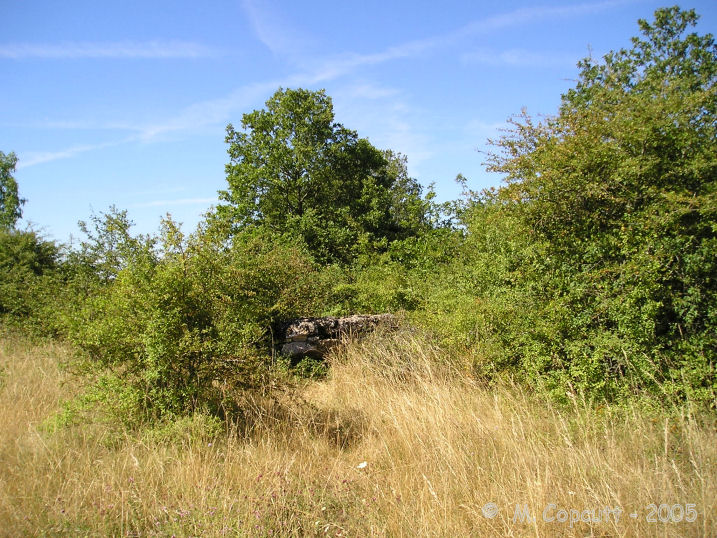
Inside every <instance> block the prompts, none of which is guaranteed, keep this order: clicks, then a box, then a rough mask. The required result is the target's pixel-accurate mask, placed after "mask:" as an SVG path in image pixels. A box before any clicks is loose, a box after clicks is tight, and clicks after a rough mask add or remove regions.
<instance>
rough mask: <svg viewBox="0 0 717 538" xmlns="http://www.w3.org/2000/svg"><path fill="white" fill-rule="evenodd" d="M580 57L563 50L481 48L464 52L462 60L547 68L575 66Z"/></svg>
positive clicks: (487, 63)
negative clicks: (498, 49)
mask: <svg viewBox="0 0 717 538" xmlns="http://www.w3.org/2000/svg"><path fill="white" fill-rule="evenodd" d="M580 57H581V56H580V55H576V54H568V53H563V52H535V51H530V50H525V49H509V50H504V51H496V50H491V49H486V48H481V49H476V50H474V51H472V52H467V53H465V54H463V55H462V56H461V60H462V61H463V62H465V63H470V64H482V65H495V66H515V67H538V68H545V67H570V66H575V65H576V64H577V61H578V60H579V59H580Z"/></svg>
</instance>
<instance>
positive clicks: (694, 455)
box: [0, 332, 717, 536]
mask: <svg viewBox="0 0 717 538" xmlns="http://www.w3.org/2000/svg"><path fill="white" fill-rule="evenodd" d="M70 353H71V351H70V350H69V349H68V348H67V347H66V346H64V345H62V344H57V343H31V342H30V341H28V340H27V339H26V338H24V337H22V336H18V335H16V334H3V337H2V343H1V345H0V371H1V372H2V377H1V379H2V382H1V383H2V384H1V389H0V535H2V536H405V535H409V536H715V535H716V534H717V483H716V480H715V477H716V476H717V430H716V429H715V422H714V418H713V417H709V418H705V417H704V416H695V415H693V414H690V412H689V411H688V410H677V409H675V410H671V411H666V410H662V411H654V412H649V411H645V410H644V409H637V408H629V407H614V408H612V407H609V406H599V407H594V406H590V405H588V404H586V403H584V402H580V401H575V402H573V405H572V406H570V407H556V405H555V404H553V403H551V402H550V401H549V400H547V399H545V398H543V397H538V396H535V395H534V394H531V392H530V391H528V390H526V389H524V388H523V389H521V388H518V387H517V386H513V385H511V384H510V383H507V382H506V383H502V384H501V383H499V384H496V385H494V386H491V387H487V386H481V385H479V384H478V383H477V382H475V381H472V380H471V378H470V376H466V375H465V373H463V372H455V371H452V368H451V367H450V365H448V364H445V361H442V360H441V359H442V358H441V357H440V356H438V353H439V352H438V350H437V349H435V348H433V347H432V346H431V345H430V344H429V343H427V342H426V341H425V340H424V339H422V338H421V337H420V336H418V335H416V334H414V333H410V332H401V333H398V334H396V335H393V336H392V337H390V338H389V337H387V336H386V335H376V336H374V337H371V338H369V339H367V340H364V341H363V342H354V343H352V344H349V345H347V346H346V347H344V348H342V349H341V350H339V351H337V352H336V353H335V354H334V355H333V356H332V357H331V359H330V360H331V363H332V368H331V372H330V375H329V377H328V378H327V379H325V380H321V381H310V382H302V384H301V385H300V386H296V387H295V388H294V389H292V390H285V391H282V393H281V394H280V395H279V396H273V397H266V398H262V397H260V396H256V397H255V398H254V399H253V401H251V402H250V403H247V402H245V407H246V408H247V413H246V415H245V416H244V418H243V420H242V421H241V422H234V423H233V424H221V425H220V426H221V427H217V426H218V424H217V423H216V422H215V420H216V419H209V418H207V417H205V416H202V415H195V416H193V417H192V418H189V419H182V420H179V421H177V422H175V423H171V424H166V425H165V426H164V427H163V428H159V427H157V426H152V427H149V426H148V427H146V428H134V429H126V428H121V427H118V426H117V425H116V424H113V423H111V422H108V421H106V420H103V419H102V415H101V413H99V411H94V412H93V411H92V410H89V411H87V412H86V413H85V414H84V415H83V417H82V419H81V420H76V421H74V422H73V423H69V424H67V423H63V424H62V425H59V426H58V423H59V422H58V419H57V417H58V413H59V415H60V416H61V415H62V413H61V410H62V402H63V401H65V400H67V399H69V398H72V397H73V396H75V395H77V394H79V392H80V391H81V390H82V386H81V382H80V379H81V378H77V377H75V376H73V375H72V374H71V373H69V372H67V371H66V370H64V369H63V367H62V365H63V364H64V363H65V362H66V359H67V358H68V356H69V354H70ZM213 420H214V421H213ZM489 502H492V503H495V505H496V507H491V506H486V504H487V503H489ZM688 503H692V504H694V506H695V508H694V509H695V510H696V512H697V515H696V518H695V520H694V521H692V522H688V521H685V520H684V518H690V519H691V518H692V516H693V514H692V513H691V512H684V513H682V512H681V510H686V507H687V504H688ZM650 504H655V505H656V507H655V508H654V509H652V508H650V507H649V505H650ZM661 504H666V505H669V509H668V508H662V509H661V510H662V511H661V512H660V505H661ZM516 505H518V506H519V507H520V509H519V510H517V512H516ZM553 505H554V506H553ZM674 505H680V506H681V508H679V507H675V506H674ZM525 506H527V510H528V511H527V515H526V512H525V511H524V510H525ZM605 507H609V508H610V510H614V509H615V508H618V507H619V508H621V509H622V510H623V511H624V513H622V514H621V515H620V517H618V518H617V520H616V517H615V516H616V513H615V512H614V511H609V512H605V511H604V509H605ZM563 509H564V510H565V514H567V519H566V520H565V521H564V522H561V521H559V520H560V519H561V518H565V517H566V516H565V515H563V514H562V513H560V510H563ZM586 509H587V510H590V511H591V512H590V518H591V519H595V521H592V522H590V523H586V522H583V521H577V522H572V523H571V519H573V518H574V517H578V518H580V519H582V518H583V517H587V516H584V515H583V513H582V511H583V510H586ZM570 510H576V511H579V512H580V513H579V514H578V513H577V512H575V513H574V514H572V515H571V513H570ZM601 510H602V512H601ZM651 512H653V513H652V514H651ZM630 513H637V515H638V517H636V518H631V517H629V514H630ZM516 514H517V515H516ZM681 514H682V515H683V516H684V518H683V521H681V522H674V521H670V522H662V521H660V518H662V519H670V518H671V519H678V518H679V516H680V515H681ZM488 516H493V517H488ZM651 516H654V519H655V521H654V522H652V521H649V519H651Z"/></svg>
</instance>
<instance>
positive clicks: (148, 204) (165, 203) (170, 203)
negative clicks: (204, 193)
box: [131, 196, 218, 207]
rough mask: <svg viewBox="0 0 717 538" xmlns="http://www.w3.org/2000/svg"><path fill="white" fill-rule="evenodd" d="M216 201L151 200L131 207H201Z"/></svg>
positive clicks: (194, 199)
mask: <svg viewBox="0 0 717 538" xmlns="http://www.w3.org/2000/svg"><path fill="white" fill-rule="evenodd" d="M217 201H218V198H217V197H216V196H215V197H214V198H179V199H177V200H152V201H151V202H142V203H139V204H134V205H132V206H131V207H170V206H178V205H202V204H213V203H216V202H217Z"/></svg>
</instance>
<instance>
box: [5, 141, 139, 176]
mask: <svg viewBox="0 0 717 538" xmlns="http://www.w3.org/2000/svg"><path fill="white" fill-rule="evenodd" d="M134 139H135V137H131V138H125V139H122V140H117V141H114V142H104V143H102V144H83V145H77V146H72V147H69V148H67V149H63V150H59V151H30V152H27V153H21V154H20V156H19V158H18V161H17V168H18V170H19V169H21V168H28V167H30V166H35V165H38V164H43V163H47V162H50V161H56V160H59V159H68V158H70V157H74V156H75V155H79V154H80V153H87V152H88V151H95V150H98V149H104V148H110V147H114V146H120V145H122V144H126V143H128V142H131V141H132V140H134Z"/></svg>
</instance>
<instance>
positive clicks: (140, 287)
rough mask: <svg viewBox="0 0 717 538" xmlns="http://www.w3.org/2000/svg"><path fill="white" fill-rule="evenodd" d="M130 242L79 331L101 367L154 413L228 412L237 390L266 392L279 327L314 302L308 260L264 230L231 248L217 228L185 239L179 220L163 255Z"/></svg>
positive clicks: (171, 226) (82, 316) (169, 227)
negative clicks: (228, 401)
mask: <svg viewBox="0 0 717 538" xmlns="http://www.w3.org/2000/svg"><path fill="white" fill-rule="evenodd" d="M106 232H107V230H103V233H102V234H100V236H99V237H105V233H106ZM130 243H132V244H133V245H134V247H133V249H132V252H131V255H130V256H129V257H128V260H129V262H128V263H127V265H126V266H124V267H122V268H121V269H119V271H118V272H117V274H116V276H115V277H114V280H113V281H112V283H111V285H108V286H105V287H103V288H101V289H100V290H99V292H98V293H97V294H96V295H95V296H94V297H92V298H89V299H88V300H87V302H86V304H85V306H84V308H83V310H82V311H81V312H80V313H79V314H78V315H77V318H76V321H75V324H74V326H73V330H72V338H73V340H74V341H75V342H76V343H77V344H78V345H79V346H80V347H81V348H82V349H83V350H85V352H86V353H87V355H88V358H89V360H90V362H91V365H92V367H93V368H96V367H97V366H98V365H99V366H102V367H105V368H108V369H110V370H111V371H114V372H116V373H117V374H118V375H120V376H121V378H122V379H123V381H124V383H126V384H127V385H129V386H131V387H134V389H135V390H134V394H135V395H136V398H137V399H139V401H138V402H136V406H137V407H138V408H139V409H141V410H143V411H144V412H145V413H146V414H147V416H149V417H160V416H167V415H182V414H185V413H187V412H193V411H195V410H201V409H204V408H205V407H207V406H208V407H209V408H210V409H209V410H210V411H211V412H212V413H220V412H222V413H223V412H226V411H227V409H225V408H223V405H224V403H225V402H224V400H225V397H226V395H227V394H228V393H230V392H231V391H233V390H236V389H241V388H244V389H249V388H257V387H260V386H262V385H263V384H264V383H265V381H266V377H265V376H266V366H267V364H268V357H269V355H268V354H267V351H268V349H269V342H270V334H271V327H272V324H273V323H275V322H276V321H277V320H278V319H285V318H286V317H291V316H298V315H301V314H305V313H306V312H307V310H308V309H309V308H310V306H311V304H312V301H313V300H314V299H315V298H314V297H313V296H312V288H311V286H307V285H306V283H307V279H308V278H310V277H311V275H312V273H313V271H314V269H313V265H312V263H311V262H310V261H309V259H308V257H307V255H306V254H305V253H304V252H303V251H302V250H301V249H298V248H296V247H294V246H292V245H291V244H290V243H289V242H287V241H285V240H283V239H282V238H281V237H276V236H271V235H270V234H268V232H265V231H255V230H245V231H244V232H243V233H240V234H237V235H235V236H234V238H233V241H232V243H231V244H230V245H226V244H225V242H224V241H220V240H218V239H217V235H216V231H215V230H213V229H211V228H209V227H207V228H205V229H201V230H198V231H197V233H196V234H195V235H193V236H191V237H189V238H184V237H183V236H182V234H181V232H180V230H179V228H178V226H177V225H176V224H175V223H174V222H172V221H171V220H166V221H165V222H164V228H163V234H162V238H161V241H160V242H159V244H158V246H159V248H158V249H153V248H151V247H150V245H148V244H147V243H143V242H137V241H134V240H133V241H130ZM112 250H113V251H114V249H112ZM101 258H102V259H106V256H104V255H103V256H101Z"/></svg>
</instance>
